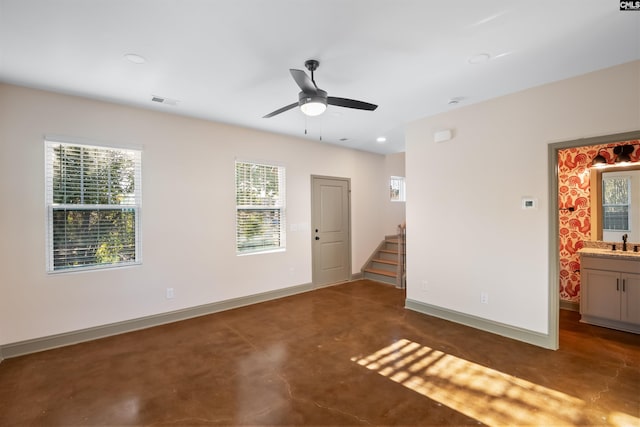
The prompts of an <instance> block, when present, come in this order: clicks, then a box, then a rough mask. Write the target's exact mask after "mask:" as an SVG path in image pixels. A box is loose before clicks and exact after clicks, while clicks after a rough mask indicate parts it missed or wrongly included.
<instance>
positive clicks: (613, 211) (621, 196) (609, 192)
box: [602, 176, 631, 231]
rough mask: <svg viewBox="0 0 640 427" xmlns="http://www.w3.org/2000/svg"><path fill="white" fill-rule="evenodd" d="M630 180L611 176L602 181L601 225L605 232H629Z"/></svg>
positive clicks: (625, 177)
mask: <svg viewBox="0 0 640 427" xmlns="http://www.w3.org/2000/svg"><path fill="white" fill-rule="evenodd" d="M630 205H631V179H630V178H629V177H628V176H611V177H605V178H603V179H602V225H603V227H602V228H603V229H604V230H606V231H629V210H630Z"/></svg>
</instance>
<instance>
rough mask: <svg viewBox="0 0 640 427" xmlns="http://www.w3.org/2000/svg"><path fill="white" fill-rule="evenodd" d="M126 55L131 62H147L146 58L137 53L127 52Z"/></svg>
mask: <svg viewBox="0 0 640 427" xmlns="http://www.w3.org/2000/svg"><path fill="white" fill-rule="evenodd" d="M124 57H125V58H127V60H128V61H129V62H133V63H134V64H144V63H145V62H147V60H146V59H144V58H143V57H142V56H140V55H138V54H136V53H127V54H126V55H125V56H124Z"/></svg>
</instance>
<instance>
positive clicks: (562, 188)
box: [549, 131, 640, 348]
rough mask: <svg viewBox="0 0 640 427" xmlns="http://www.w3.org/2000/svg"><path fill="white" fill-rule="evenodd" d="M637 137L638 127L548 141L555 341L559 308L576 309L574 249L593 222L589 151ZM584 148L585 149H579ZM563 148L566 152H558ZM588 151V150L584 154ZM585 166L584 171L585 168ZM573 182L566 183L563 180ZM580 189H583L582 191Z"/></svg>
mask: <svg viewBox="0 0 640 427" xmlns="http://www.w3.org/2000/svg"><path fill="white" fill-rule="evenodd" d="M637 139H640V131H633V132H626V133H619V134H612V135H605V136H599V137H593V138H584V139H577V140H572V141H564V142H559V143H554V144H550V145H549V186H550V188H549V197H550V200H549V229H550V236H549V258H550V262H549V332H550V337H551V338H552V339H553V340H555V342H556V348H557V346H558V345H557V343H558V330H559V321H558V316H559V309H560V308H563V309H570V310H575V311H577V310H579V301H580V263H579V259H578V257H577V250H578V249H580V248H581V247H582V241H583V240H590V239H591V234H592V232H593V231H592V224H591V217H590V212H589V211H590V210H589V207H590V206H591V203H592V202H591V198H590V188H589V186H588V184H589V169H590V166H591V160H592V158H593V156H591V153H590V151H596V154H597V151H598V147H597V146H602V145H608V144H615V143H621V142H624V141H629V140H637ZM582 148H584V149H582ZM563 150H564V151H565V152H566V153H567V155H566V156H562V159H560V157H561V156H560V154H561V153H563ZM587 152H589V154H587ZM565 162H568V164H569V166H571V167H573V166H575V168H576V173H575V175H574V176H561V174H562V173H564V174H566V167H565V168H564V169H563V170H562V171H561V167H563V166H567V164H564V163H565ZM585 169H586V171H585ZM563 180H564V181H566V182H571V183H572V184H573V187H572V185H565V182H564V181H563ZM581 191H582V192H581ZM552 334H555V336H552Z"/></svg>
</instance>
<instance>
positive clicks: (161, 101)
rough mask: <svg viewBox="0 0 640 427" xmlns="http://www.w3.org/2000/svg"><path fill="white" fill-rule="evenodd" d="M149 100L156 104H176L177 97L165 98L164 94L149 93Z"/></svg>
mask: <svg viewBox="0 0 640 427" xmlns="http://www.w3.org/2000/svg"><path fill="white" fill-rule="evenodd" d="M151 101H153V102H157V103H158V104H167V105H178V102H179V101H178V100H177V99H171V98H165V97H164V96H157V95H151Z"/></svg>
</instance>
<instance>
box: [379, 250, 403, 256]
mask: <svg viewBox="0 0 640 427" xmlns="http://www.w3.org/2000/svg"><path fill="white" fill-rule="evenodd" d="M378 252H384V253H385V254H396V255H397V254H398V251H394V250H391V249H380V250H379V251H378Z"/></svg>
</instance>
